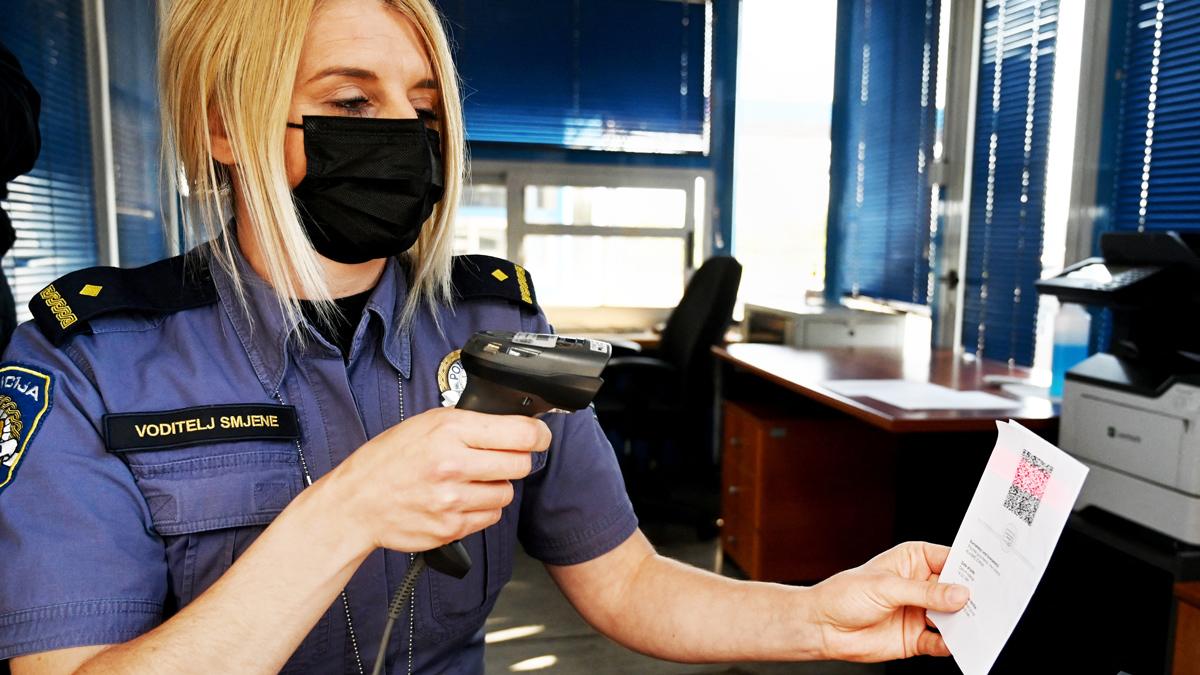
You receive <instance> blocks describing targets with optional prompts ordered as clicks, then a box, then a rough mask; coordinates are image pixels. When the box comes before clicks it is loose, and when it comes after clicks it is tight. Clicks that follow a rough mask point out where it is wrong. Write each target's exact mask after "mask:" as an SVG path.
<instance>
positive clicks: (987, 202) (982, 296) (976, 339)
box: [963, 0, 1058, 366]
mask: <svg viewBox="0 0 1200 675" xmlns="http://www.w3.org/2000/svg"><path fill="white" fill-rule="evenodd" d="M1057 20H1058V2H1057V0H987V2H986V4H985V6H984V11H983V43H982V45H981V51H980V64H979V84H978V91H979V96H978V100H977V102H976V117H975V147H974V150H973V152H974V159H973V162H974V163H973V169H972V172H971V210H970V221H969V225H968V233H967V264H966V270H965V275H964V276H965V281H966V289H965V303H964V319H963V346H964V348H966V350H967V351H969V352H973V353H975V354H978V355H980V356H983V357H985V358H990V359H998V360H1002V361H1009V362H1012V363H1016V364H1020V365H1025V366H1028V365H1032V363H1033V355H1034V346H1035V334H1036V329H1037V308H1038V295H1037V291H1036V290H1035V289H1034V282H1035V281H1037V279H1038V277H1039V276H1041V272H1042V263H1041V256H1042V229H1043V224H1044V194H1043V193H1044V192H1045V186H1046V155H1047V151H1048V146H1049V136H1050V108H1051V95H1052V93H1053V84H1054V47H1055V36H1056V28H1057Z"/></svg>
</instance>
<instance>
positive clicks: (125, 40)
mask: <svg viewBox="0 0 1200 675" xmlns="http://www.w3.org/2000/svg"><path fill="white" fill-rule="evenodd" d="M157 5H158V3H157V2H156V0H106V2H105V3H104V10H105V14H106V21H105V25H106V27H107V31H108V37H109V39H108V40H107V44H108V81H109V100H110V103H111V106H112V146H113V169H112V170H113V179H114V180H113V182H114V186H115V197H116V202H117V203H116V217H117V241H118V249H119V252H120V255H119V256H118V260H119V262H120V264H121V266H122V267H137V266H139V265H145V264H148V263H151V262H154V261H155V260H160V259H162V258H164V257H166V255H167V251H168V249H169V248H171V249H173V248H174V246H170V245H169V244H168V242H167V241H166V239H165V234H164V228H163V221H164V216H163V212H162V209H163V204H169V203H170V199H169V198H167V199H164V196H163V194H162V193H161V192H160V187H159V186H160V182H161V178H162V172H161V171H160V170H159V165H160V163H161V151H160V150H161V147H162V145H161V141H160V139H159V136H160V134H159V123H158V90H157V81H158V80H157V78H158V73H157V63H158V60H157V53H158V45H157V42H158V20H157V12H158V8H157Z"/></svg>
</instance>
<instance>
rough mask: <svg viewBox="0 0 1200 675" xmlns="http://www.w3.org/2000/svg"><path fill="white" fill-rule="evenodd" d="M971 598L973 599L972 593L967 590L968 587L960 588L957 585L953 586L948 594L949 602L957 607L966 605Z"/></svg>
mask: <svg viewBox="0 0 1200 675" xmlns="http://www.w3.org/2000/svg"><path fill="white" fill-rule="evenodd" d="M970 597H971V592H970V591H968V590H967V587H966V586H959V585H957V584H955V585H953V586H951V587H950V590H949V591H948V592H947V593H946V599H947V600H949V601H950V602H953V603H954V604H956V605H961V604H964V603H966V601H967V598H970Z"/></svg>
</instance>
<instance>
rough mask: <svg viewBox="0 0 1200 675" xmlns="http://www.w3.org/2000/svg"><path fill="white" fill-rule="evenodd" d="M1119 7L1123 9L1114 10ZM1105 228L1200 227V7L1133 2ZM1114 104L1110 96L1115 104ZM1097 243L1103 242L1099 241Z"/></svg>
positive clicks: (1164, 0) (1175, 0) (1175, 1)
mask: <svg viewBox="0 0 1200 675" xmlns="http://www.w3.org/2000/svg"><path fill="white" fill-rule="evenodd" d="M1117 7H1120V4H1118V5H1117ZM1122 9H1126V10H1127V11H1125V12H1122V14H1123V15H1120V14H1119V15H1117V16H1114V23H1117V22H1122V23H1121V26H1120V28H1122V29H1123V30H1124V32H1125V40H1124V42H1125V45H1124V50H1123V51H1121V52H1114V53H1113V55H1112V57H1111V58H1116V59H1119V61H1118V63H1117V64H1115V65H1117V66H1118V67H1119V68H1120V70H1121V72H1122V73H1123V74H1124V76H1123V77H1121V78H1120V79H1117V80H1115V81H1114V80H1110V82H1115V86H1116V87H1117V92H1116V97H1115V102H1116V105H1117V108H1118V109H1117V110H1116V111H1112V112H1114V113H1115V117H1113V118H1112V119H1113V122H1114V123H1115V124H1116V136H1115V143H1114V144H1113V150H1115V158H1114V159H1113V174H1112V183H1111V186H1109V185H1103V184H1102V185H1101V186H1100V194H1102V195H1103V194H1105V193H1106V192H1108V189H1106V188H1109V189H1111V193H1109V195H1110V196H1109V198H1108V202H1109V203H1108V207H1109V218H1108V220H1107V222H1102V223H1101V227H1102V229H1111V230H1166V229H1175V230H1182V229H1196V228H1200V3H1198V2H1195V1H1194V0H1192V1H1186V2H1181V1H1179V0H1160V1H1158V2H1153V1H1152V2H1129V3H1128V7H1127V8H1122ZM1110 100H1113V99H1110ZM1097 241H1098V239H1097Z"/></svg>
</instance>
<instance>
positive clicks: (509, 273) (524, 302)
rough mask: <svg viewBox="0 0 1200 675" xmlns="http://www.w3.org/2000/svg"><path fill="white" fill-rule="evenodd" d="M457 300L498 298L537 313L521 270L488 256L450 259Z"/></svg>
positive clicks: (528, 282)
mask: <svg viewBox="0 0 1200 675" xmlns="http://www.w3.org/2000/svg"><path fill="white" fill-rule="evenodd" d="M450 278H451V281H452V283H453V284H454V296H455V298H456V299H458V300H470V299H473V298H501V299H504V300H508V301H509V302H513V303H515V304H517V305H520V306H521V307H522V308H524V309H528V310H529V311H531V312H536V311H538V305H537V295H535V294H534V292H533V280H532V279H530V277H529V272H526V271H525V268H524V267H521V266H520V265H518V264H516V263H513V262H509V261H507V260H504V259H503V258H493V257H492V256H490V255H458V256H454V268H453V271H452V273H451V277H450Z"/></svg>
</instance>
